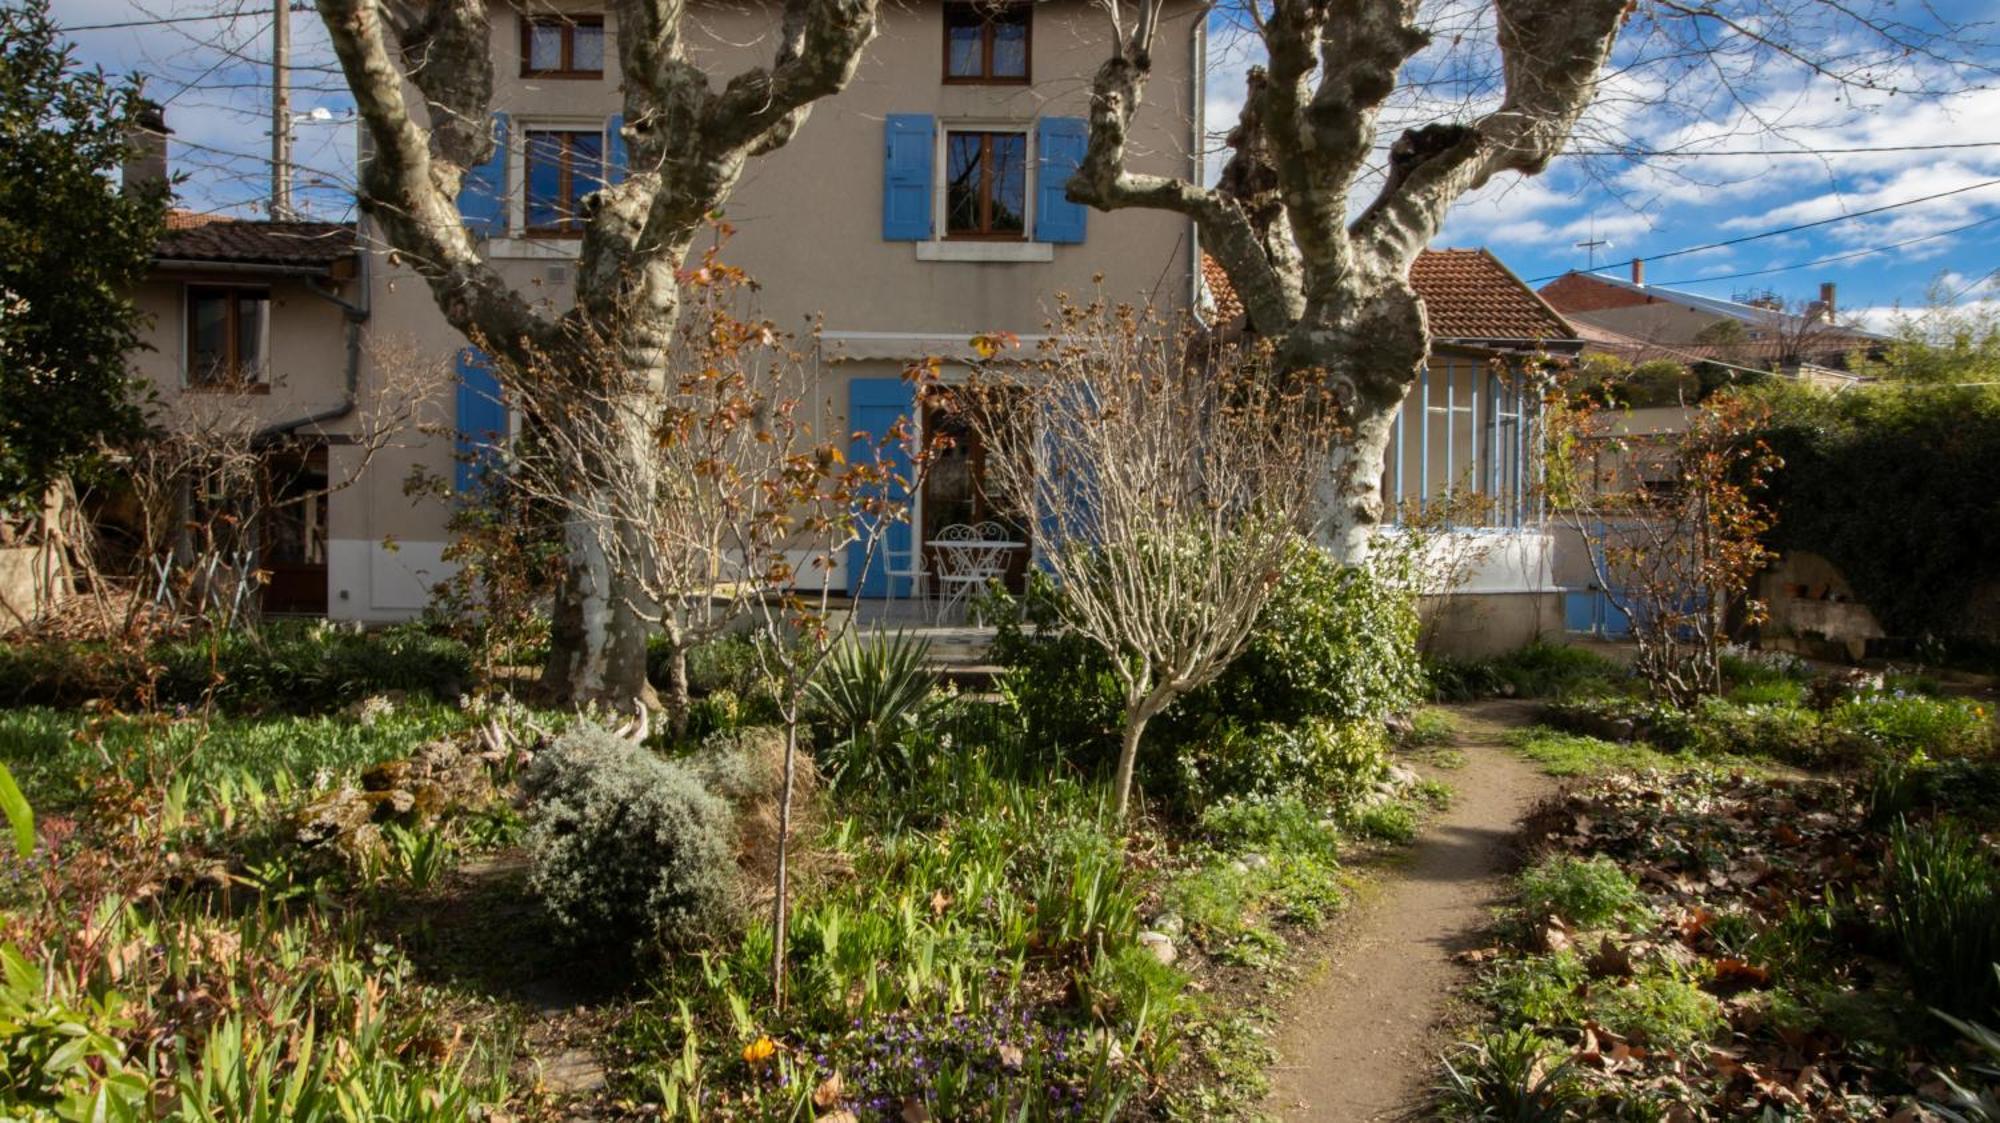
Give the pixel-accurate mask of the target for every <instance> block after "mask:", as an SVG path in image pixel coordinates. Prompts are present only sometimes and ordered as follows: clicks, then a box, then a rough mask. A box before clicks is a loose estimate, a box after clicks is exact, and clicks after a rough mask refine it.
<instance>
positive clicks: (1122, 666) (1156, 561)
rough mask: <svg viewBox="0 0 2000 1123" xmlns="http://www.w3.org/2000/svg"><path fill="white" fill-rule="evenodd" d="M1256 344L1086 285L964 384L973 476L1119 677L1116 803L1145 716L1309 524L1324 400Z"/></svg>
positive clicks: (1188, 675)
mask: <svg viewBox="0 0 2000 1123" xmlns="http://www.w3.org/2000/svg"><path fill="white" fill-rule="evenodd" d="M1267 359H1268V356H1267V355H1266V354H1264V353H1263V352H1262V351H1261V349H1260V350H1258V351H1253V352H1249V353H1245V352H1243V351H1239V350H1238V349H1236V348H1233V347H1229V346H1222V345H1218V344H1216V343H1215V342H1214V341H1212V340H1202V339H1200V338H1198V337H1197V336H1196V335H1195V333H1193V332H1192V331H1190V330H1187V329H1182V328H1176V327H1175V326H1174V325H1173V324H1170V323H1167V322H1166V321H1164V320H1163V319H1162V318H1160V317H1158V316H1156V315H1154V314H1152V313H1143V314H1142V313H1137V312H1134V311H1133V310H1132V309H1130V308H1128V307H1118V308H1111V307H1107V306H1106V305H1104V304H1103V303H1102V302H1101V301H1100V302H1097V303H1092V304H1089V305H1085V306H1072V307H1066V308H1064V309H1063V311H1062V313H1061V320H1060V322H1059V323H1058V324H1056V325H1054V330H1053V331H1052V332H1051V333H1050V336H1049V338H1048V339H1047V340H1046V341H1045V342H1044V343H1043V344H1042V345H1041V352H1040V354H1039V355H1038V356H1035V358H1034V360H1033V361H1032V362H1030V363H1027V364H1024V365H1023V367H1022V368H1021V369H1013V368H1012V367H1011V366H1010V365H1007V364H989V366H988V368H987V371H986V374H985V376H984V377H983V379H982V381H981V383H980V384H979V385H978V386H977V387H976V392H975V393H973V394H972V395H971V398H972V404H971V405H970V406H969V407H968V413H969V415H970V419H971V423H972V425H973V427H974V429H975V430H976V431H977V432H978V433H979V435H980V437H981V443H982V444H983V446H984V447H985V449H986V474H987V486H988V487H990V488H992V489H993V490H994V492H995V493H997V494H1005V495H1011V496H1016V497H1018V498H1019V501H1020V502H1022V503H1023V504H1024V505H1025V506H1027V507H1028V509H1029V510H1032V511H1033V512H1034V518H1035V520H1036V521H1035V536H1036V543H1037V546H1038V549H1039V551H1040V560H1041V564H1042V565H1043V566H1044V567H1045V568H1046V569H1047V570H1048V571H1049V573H1050V574H1051V575H1052V576H1053V577H1054V578H1055V580H1056V584H1057V586H1058V588H1059V590H1060V605H1061V615H1062V623H1063V625H1064V626H1065V627H1068V628H1072V629H1074V630H1075V631H1076V632H1077V633H1078V634H1079V635H1082V636H1084V637H1085V638H1087V639H1089V640H1090V641H1091V642H1093V643H1095V644H1096V645H1097V646H1098V647H1099V648H1101V649H1102V650H1103V651H1104V653H1105V654H1106V655H1107V656H1109V657H1110V662H1111V668H1112V672H1113V674H1114V675H1115V676H1116V678H1117V680H1118V683H1119V685H1120V687H1121V688H1122V691H1123V695H1124V697H1123V703H1124V731H1123V738H1122V742H1121V745H1120V749H1119V756H1118V773H1117V779H1116V787H1115V790H1116V793H1117V810H1118V817H1119V819H1120V820H1123V819H1124V817H1125V815H1126V812H1127V810H1128V809H1129V807H1130V804H1131V794H1132V776H1133V772H1134V769H1135V767H1136V764H1137V761H1138V755H1139V748H1140V744H1141V741H1142V740H1143V738H1144V736H1145V732H1146V725H1147V723H1148V722H1150V721H1151V720H1152V719H1153V718H1154V717H1156V716H1158V715H1159V713H1160V712H1161V711H1163V710H1165V709H1166V708H1167V707H1168V706H1169V705H1171V704H1172V703H1173V701H1174V700H1175V699H1177V698H1179V697H1181V696H1182V695H1184V694H1187V693H1188V692H1190V691H1193V690H1197V689H1199V688H1201V687H1203V686H1205V685H1207V684H1208V683H1210V682H1213V681H1214V680H1215V679H1216V677H1217V676H1219V675H1220V674H1221V673H1222V672H1223V671H1224V670H1225V669H1227V668H1228V666H1229V664H1230V663H1231V662H1232V661H1233V660H1234V659H1235V658H1236V657H1237V655H1239V654H1241V653H1242V651H1243V648H1244V645H1245V644H1246V643H1247V642H1248V640H1249V637H1250V629H1251V627H1252V626H1253V625H1254V624H1255V623H1256V620H1257V616H1258V614H1259V613H1260V612H1262V611H1263V608H1264V605H1265V603H1266V602H1267V601H1268V600H1269V599H1270V597H1271V594H1272V591H1273V589H1275V588H1276V586H1277V584H1278V581H1279V578H1280V577H1281V576H1282V574H1283V572H1284V566H1285V559H1286V555H1287V553H1288V551H1290V550H1291V549H1292V548H1293V547H1294V546H1295V544H1296V543H1297V541H1298V538H1299V536H1300V535H1302V534H1307V533H1310V532H1311V531H1312V529H1313V518H1312V515H1311V511H1312V509H1313V506H1314V505H1313V502H1312V498H1313V489H1314V487H1315V485H1316V483H1317V481H1318V479H1319V476H1320V472H1319V468H1318V465H1320V464H1322V463H1324V461H1325V458H1326V457H1327V455H1329V453H1330V450H1331V449H1332V448H1333V446H1334V444H1335V442H1336V439H1337V434H1336V431H1335V427H1334V424H1333V416H1332V413H1333V410H1332V405H1333V403H1332V402H1331V400H1330V399H1328V398H1326V397H1325V396H1324V395H1322V394H1320V393H1318V388H1317V386H1316V385H1314V384H1313V382H1312V380H1310V379H1304V378H1291V377H1286V376H1283V375H1275V376H1274V375H1273V373H1272V372H1271V370H1270V369H1269V366H1268V363H1267V361H1266V360H1267Z"/></svg>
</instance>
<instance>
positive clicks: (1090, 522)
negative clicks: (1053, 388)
mask: <svg viewBox="0 0 2000 1123" xmlns="http://www.w3.org/2000/svg"><path fill="white" fill-rule="evenodd" d="M1067 392H1068V393H1071V394H1080V395H1087V396H1086V397H1085V398H1084V400H1083V401H1081V402H1078V403H1076V408H1071V409H1062V410H1058V409H1054V408H1050V407H1045V408H1044V411H1043V413H1042V424H1041V432H1040V433H1039V434H1038V435H1037V442H1038V443H1037V446H1036V457H1035V472H1036V474H1037V475H1039V476H1040V477H1041V479H1040V480H1039V481H1038V482H1037V484H1036V497H1035V533H1036V534H1037V535H1038V536H1039V538H1040V541H1038V542H1036V543H1035V544H1034V545H1035V550H1036V554H1035V557H1036V560H1037V561H1038V563H1039V564H1040V565H1041V567H1042V568H1043V569H1047V568H1048V567H1049V564H1048V554H1049V551H1051V550H1054V549H1058V548H1060V547H1061V546H1063V545H1065V544H1067V545H1070V546H1075V545H1077V544H1079V543H1082V544H1086V545H1088V544H1091V543H1093V542H1094V541H1095V540H1096V537H1097V525H1096V523H1097V518H1096V508H1097V503H1096V499H1095V496H1096V492H1097V477H1096V474H1095V470H1094V466H1093V465H1092V464H1091V463H1090V462H1089V458H1088V457H1086V456H1083V455H1080V454H1078V453H1077V452H1075V451H1074V450H1075V449H1076V448H1077V447H1078V442H1079V441H1080V440H1081V438H1082V436H1083V434H1082V433H1080V432H1079V431H1078V429H1079V428H1080V427H1082V426H1087V425H1089V424H1090V423H1091V420H1092V416H1093V414H1094V413H1095V411H1096V408H1097V401H1096V398H1097V395H1095V394H1092V393H1091V392H1090V390H1089V389H1088V388H1087V387H1073V388H1071V389H1070V390H1068V391H1067ZM1044 496H1046V497H1048V498H1047V499H1044V498H1043V497H1044ZM1049 500H1059V501H1060V503H1061V505H1062V509H1063V515H1062V516H1059V515H1058V513H1057V511H1056V508H1055V506H1054V504H1053V503H1051V502H1050V501H1049ZM1063 516H1066V517H1063Z"/></svg>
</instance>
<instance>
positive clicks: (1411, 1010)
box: [1265, 702, 1555, 1123]
mask: <svg viewBox="0 0 2000 1123" xmlns="http://www.w3.org/2000/svg"><path fill="white" fill-rule="evenodd" d="M1533 711H1534V707H1533V706H1532V704H1528V703H1521V702H1484V703H1476V704H1473V705H1468V706H1455V707H1452V715H1453V717H1454V719H1455V720H1456V721H1457V723H1458V731H1459V732H1458V737H1457V739H1456V741H1455V742H1454V743H1455V744H1456V746H1457V747H1458V748H1459V749H1460V750H1461V751H1462V752H1464V753H1465V758H1466V759H1465V766H1464V767H1463V768H1460V769H1457V770H1456V771H1452V772H1438V773H1435V774H1436V775H1438V776H1439V777H1440V778H1442V779H1444V780H1445V782H1447V783H1449V784H1450V785H1451V786H1452V788H1453V789H1454V790H1455V791H1456V793H1457V795H1456V798H1455V799H1454V800H1453V801H1452V806H1451V809H1450V810H1449V811H1447V812H1445V813H1444V814H1443V815H1440V816H1439V817H1438V818H1437V819H1436V820H1435V821H1434V822H1433V823H1431V825H1430V827H1429V829H1427V830H1426V831H1425V832H1424V833H1423V834H1422V835H1421V836H1420V837H1419V838H1418V840H1417V842H1416V843H1415V844H1414V845H1413V846H1412V847H1411V848H1410V851H1409V853H1408V856H1407V858H1406V859H1405V860H1404V862H1402V863H1401V864H1399V865H1398V866H1397V867H1396V868H1394V869H1393V870H1391V871H1389V872H1386V873H1385V874H1384V875H1383V884H1382V886H1381V887H1380V891H1379V892H1378V893H1377V894H1375V895H1374V897H1373V898H1372V899H1370V900H1369V901H1368V902H1367V903H1365V904H1364V905H1362V906H1360V908H1359V910H1358V911H1357V912H1356V914H1355V915H1353V916H1351V917H1349V918H1348V919H1347V920H1346V921H1345V924H1344V926H1343V930H1342V931H1341V932H1340V933H1339V934H1338V935H1337V936H1336V937H1335V940H1334V943H1333V946H1332V954H1331V956H1330V958H1329V959H1328V961H1327V962H1326V963H1325V964H1324V965H1323V966H1322V967H1320V968H1319V969H1318V970H1317V971H1316V972H1314V973H1312V974H1310V975H1308V976H1307V977H1305V978H1304V979H1302V980H1301V981H1300V984H1299V989H1298V991H1297V992H1296V993H1295V994H1294V995H1293V998H1292V1002H1291V1008H1290V1010H1289V1011H1287V1012H1286V1014H1285V1015H1284V1020H1283V1022H1282V1023H1281V1026H1280V1028H1279V1030H1278V1034H1277V1040H1276V1045H1277V1048H1278V1055H1279V1061H1278V1065H1277V1067H1276V1068H1275V1069H1273V1070H1272V1073H1271V1084H1272V1090H1271V1097H1270V1099H1269V1100H1268V1101H1267V1103H1266V1105H1265V1106H1266V1107H1267V1109H1269V1110H1270V1111H1272V1112H1274V1113H1276V1114H1278V1115H1280V1116H1282V1117H1283V1118H1285V1119H1313V1120H1341V1121H1348V1120H1353V1121H1357V1123H1358V1121H1362V1120H1371V1119H1396V1118H1401V1117H1403V1116H1404V1114H1405V1113H1409V1112H1411V1111H1413V1109H1417V1108H1420V1107H1421V1105H1422V1102H1423V1094H1424V1089H1425V1087H1426V1086H1427V1084H1428V1083H1429V1081H1430V1078H1431V1068H1432V1064H1433V1063H1434V1059H1435V1056H1436V1046H1437V1041H1436V1039H1435V1035H1434V1032H1433V1031H1434V1028H1435V1026H1436V1023H1437V1019H1438V1017H1439V1015H1440V1014H1441V1013H1442V1012H1443V1010H1444V1006H1445V1002H1446V1001H1447V999H1448V998H1449V997H1450V995H1451V992H1452V990H1453V988H1454V986H1455V985H1456V984H1457V983H1458V982H1459V981H1460V979H1461V978H1462V972H1463V970H1464V968H1462V967H1461V966H1459V965H1458V964H1457V963H1455V962H1454V961H1453V960H1452V956H1453V955H1454V954H1455V953H1457V952H1459V951H1462V950H1465V949H1467V948H1469V947H1472V946H1474V940H1475V939H1476V937H1477V934H1478V931H1479V928H1480V926H1481V925H1482V923H1484V921H1485V919H1486V916H1487V911H1486V910H1487V908H1488V907H1489V906H1490V905H1491V904H1493V903H1494V901H1495V900H1496V897H1497V894H1498V892H1499V890H1500V888H1501V885H1500V875H1501V874H1503V873H1504V872H1505V871H1506V869H1507V867H1508V864H1509V861H1510V859H1511V857H1512V854H1511V841H1512V836H1513V834H1514V828H1515V823H1516V821H1517V820H1518V819H1519V818H1520V817H1521V815H1522V813H1523V812H1525V811H1526V810H1527V809H1528V807H1529V806H1530V805H1531V804H1532V803H1534V801H1535V800H1536V799H1537V798H1538V797H1540V796H1542V795H1544V794H1546V793H1548V792H1551V791H1553V790H1554V788H1555V784H1554V781H1552V780H1550V779H1549V778H1548V777H1546V776H1544V775H1542V774H1541V772H1539V771H1538V770H1537V769H1536V768H1535V767H1534V765H1532V764H1529V763H1528V762H1526V761H1523V760H1521V759H1520V758H1519V757H1516V756H1515V755H1514V754H1512V753H1511V752H1509V751H1507V749H1506V748H1505V747H1503V746H1502V745H1501V744H1500V736H1501V735H1502V734H1503V733H1504V732H1505V731H1506V730H1507V729H1509V728H1511V727H1514V726H1517V725H1526V724H1528V723H1529V722H1530V721H1531V720H1532V715H1533Z"/></svg>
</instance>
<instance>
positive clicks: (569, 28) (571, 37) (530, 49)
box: [521, 13, 611, 78]
mask: <svg viewBox="0 0 2000 1123" xmlns="http://www.w3.org/2000/svg"><path fill="white" fill-rule="evenodd" d="M538 27H556V28H561V29H562V66H560V67H559V68H556V69H553V70H549V69H538V68H536V66H535V64H534V35H535V29H536V28H538ZM579 27H594V28H596V29H597V33H598V35H599V36H600V37H602V36H603V35H604V17H603V16H601V15H587V16H563V15H546V14H545V15H528V14H526V13H523V14H522V16H521V77H523V78H603V77H604V67H603V66H602V65H601V64H600V65H599V66H598V68H597V69H596V70H578V69H577V68H576V29H577V28H579ZM604 47H605V52H606V54H607V55H608V54H609V53H610V48H611V43H610V40H609V39H606V40H605V43H604Z"/></svg>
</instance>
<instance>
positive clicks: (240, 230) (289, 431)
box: [127, 169, 367, 615]
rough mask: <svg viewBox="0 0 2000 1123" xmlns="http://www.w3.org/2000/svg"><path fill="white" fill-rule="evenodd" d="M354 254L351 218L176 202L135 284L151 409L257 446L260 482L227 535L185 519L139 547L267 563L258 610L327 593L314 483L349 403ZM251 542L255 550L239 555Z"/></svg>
mask: <svg viewBox="0 0 2000 1123" xmlns="http://www.w3.org/2000/svg"><path fill="white" fill-rule="evenodd" d="M161 170H162V172H163V169H161ZM131 174H140V173H137V172H134V171H133V170H132V169H128V175H131ZM365 265H366V258H365V256H364V255H362V254H361V253H360V252H359V251H358V249H357V246H356V241H355V230H354V227H353V226H352V225H351V224H347V223H331V222H257V221H244V220H240V219H231V218H223V217H219V216H209V215H196V214H190V213H187V212H174V213H173V214H171V215H170V216H169V218H168V229H167V232H166V234H165V236H164V237H163V238H162V239H161V240H160V243H159V245H158V248H157V249H156V251H155V254H154V259H153V263H152V267H151V269H150V271H149V272H148V275H147V277H146V279H145V281H144V282H142V283H141V284H140V286H139V288H138V290H137V291H136V292H135V293H134V294H133V300H134V303H135V304H136V305H137V306H138V308H139V310H140V311H141V312H142V313H145V314H146V315H147V316H148V317H149V319H150V322H151V328H150V331H149V332H148V335H147V339H146V344H147V345H146V347H144V348H143V349H141V350H140V351H138V352H137V353H135V354H134V356H133V358H132V369H133V374H134V375H135V376H136V377H138V378H140V379H143V380H144V382H145V383H146V385H147V387H148V390H149V391H150V398H149V407H148V408H149V410H150V412H151V414H152V416H153V419H154V420H155V421H156V422H157V423H159V424H162V425H164V426H167V427H170V428H172V427H176V426H179V427H183V428H186V429H189V430H205V431H206V432H207V433H208V435H209V438H210V439H211V440H213V441H216V442H218V443H221V442H226V443H228V444H230V445H231V446H238V447H241V448H243V449H244V450H246V451H249V450H254V451H255V452H256V453H257V454H258V456H259V460H260V468H261V470H260V472H259V473H258V476H259V478H258V479H257V480H256V481H255V486H256V487H257V488H258V489H260V491H261V492H262V493H263V494H262V496H261V501H260V502H258V503H256V504H255V505H254V506H255V507H256V509H257V510H259V511H260V512H262V513H263V514H262V516H260V518H259V519H258V520H257V525H256V526H254V527H243V528H241V530H242V533H240V534H235V533H233V534H230V535H228V536H227V537H228V539H229V540H228V541H227V542H216V541H195V540H193V536H189V535H187V534H185V533H183V534H181V535H180V536H179V537H178V538H177V540H175V541H173V542H171V543H163V542H154V543H151V544H150V546H149V548H152V549H156V550H157V549H162V548H170V549H171V551H172V552H173V553H174V554H175V555H177V556H178V557H179V560H180V562H181V563H182V564H186V565H202V564H206V563H207V562H208V561H209V560H210V559H208V558H207V557H206V556H205V555H206V554H207V553H210V552H214V553H217V554H218V557H217V559H216V561H217V563H218V564H222V565H225V566H229V567H237V566H239V565H240V564H242V563H243V562H244V561H246V560H248V561H250V562H252V563H254V565H255V566H256V567H257V568H260V569H262V570H264V571H265V572H266V573H267V574H268V575H269V579H268V581H267V583H266V584H265V585H264V586H263V587H262V589H261V594H260V595H261V597H262V601H263V608H264V609H265V610H266V611H268V612H277V613H300V614H310V615H318V614H322V613H325V612H327V611H328V610H329V607H330V605H329V602H328V588H329V584H328V579H329V575H330V556H329V550H328V542H329V539H328V531H329V525H330V508H331V507H332V506H333V505H334V503H335V502H337V501H338V499H339V496H338V495H337V494H336V495H326V494H323V493H325V492H326V491H327V489H328V465H329V455H330V454H331V450H332V449H333V448H335V447H337V446H338V445H339V443H340V441H341V440H342V439H343V437H342V433H343V430H344V428H345V427H346V424H347V423H348V422H349V421H350V419H351V418H352V415H353V414H354V412H355V409H356V387H357V384H358V381H359V379H360V376H361V367H362V354H363V347H364V337H363V332H364V330H365V323H366V318H367V317H366V310H365V309H366V305H365V301H366V299H367V291H366V289H367V282H366V278H365ZM191 498H192V499H193V500H194V501H196V502H201V501H203V499H204V498H205V497H201V496H193V497H191ZM250 550H254V555H255V556H254V558H245V557H243V556H242V555H243V554H244V552H245V551H250ZM159 561H161V559H160V558H157V557H153V558H134V559H127V564H129V565H132V566H133V567H134V568H135V569H144V567H146V566H147V565H150V564H156V563H158V562H159Z"/></svg>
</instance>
